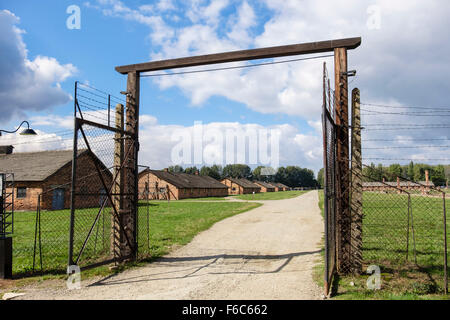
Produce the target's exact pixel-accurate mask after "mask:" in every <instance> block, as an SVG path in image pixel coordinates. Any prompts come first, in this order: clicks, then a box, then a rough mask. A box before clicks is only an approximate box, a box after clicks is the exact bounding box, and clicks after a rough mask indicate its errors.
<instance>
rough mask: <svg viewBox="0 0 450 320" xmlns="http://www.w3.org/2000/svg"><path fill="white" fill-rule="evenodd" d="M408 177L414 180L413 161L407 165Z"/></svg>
mask: <svg viewBox="0 0 450 320" xmlns="http://www.w3.org/2000/svg"><path fill="white" fill-rule="evenodd" d="M408 179H410V180H414V162H412V161H411V162H410V163H409V165H408Z"/></svg>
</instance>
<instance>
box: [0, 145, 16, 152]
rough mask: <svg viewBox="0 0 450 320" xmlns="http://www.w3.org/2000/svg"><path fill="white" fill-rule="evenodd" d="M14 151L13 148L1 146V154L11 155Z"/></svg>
mask: <svg viewBox="0 0 450 320" xmlns="http://www.w3.org/2000/svg"><path fill="white" fill-rule="evenodd" d="M13 149H14V147H13V146H0V154H11V153H13Z"/></svg>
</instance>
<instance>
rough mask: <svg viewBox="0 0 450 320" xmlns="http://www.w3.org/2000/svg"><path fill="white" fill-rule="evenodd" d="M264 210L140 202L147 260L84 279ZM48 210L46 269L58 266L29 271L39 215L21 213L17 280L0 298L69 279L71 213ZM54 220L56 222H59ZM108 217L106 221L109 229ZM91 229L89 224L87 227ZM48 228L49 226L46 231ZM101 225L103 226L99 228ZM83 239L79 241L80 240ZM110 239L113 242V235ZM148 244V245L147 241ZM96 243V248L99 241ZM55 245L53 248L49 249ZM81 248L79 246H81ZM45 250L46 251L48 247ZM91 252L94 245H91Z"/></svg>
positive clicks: (2, 283)
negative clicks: (12, 290)
mask: <svg viewBox="0 0 450 320" xmlns="http://www.w3.org/2000/svg"><path fill="white" fill-rule="evenodd" d="M259 206H261V204H260V203H253V202H181V201H180V202H177V201H172V202H170V203H167V202H158V203H150V205H149V206H147V204H146V203H140V206H139V214H140V215H144V214H145V213H146V212H148V213H149V216H148V217H149V220H148V225H149V226H150V229H149V230H150V232H149V236H148V238H147V237H146V234H145V237H141V238H140V240H139V241H140V248H141V250H143V249H142V248H143V247H142V246H144V247H145V246H146V248H145V251H146V253H147V254H146V258H145V259H142V260H141V261H139V262H134V263H129V264H125V265H123V266H121V267H120V268H118V269H116V270H114V271H111V270H109V268H108V266H101V267H97V268H93V269H89V270H86V271H83V277H85V278H88V277H91V276H106V275H110V274H113V273H117V272H120V271H122V270H124V269H125V268H130V267H133V266H139V265H142V264H143V263H146V262H149V261H152V260H153V259H156V258H158V257H161V256H163V255H164V254H167V253H168V252H170V251H171V250H172V249H173V248H176V247H179V246H183V245H185V244H187V243H189V242H190V241H191V240H192V239H193V238H194V237H195V235H197V234H198V233H199V232H201V231H204V230H206V229H209V228H210V227H211V226H212V225H213V224H214V223H216V222H218V221H220V220H223V219H225V218H228V217H231V216H234V215H237V214H240V213H243V212H245V211H248V210H251V209H254V208H256V207H259ZM96 210H97V209H95V208H94V209H89V210H86V212H85V215H87V216H90V218H91V221H92V219H93V217H95V214H96ZM46 214H47V212H43V213H42V217H41V224H43V229H44V230H43V231H45V232H43V233H42V238H43V241H42V242H43V261H44V263H43V265H44V267H45V266H48V265H49V264H48V263H46V262H47V261H46V259H50V258H51V263H54V264H55V265H56V266H57V268H48V269H46V270H44V273H42V274H41V275H37V276H36V275H31V274H30V273H29V270H30V269H31V265H32V253H33V246H34V230H35V213H32V212H28V213H27V212H20V213H17V214H16V219H17V220H16V225H15V239H14V250H13V251H14V257H13V263H14V268H15V269H14V273H15V280H0V294H1V292H4V290H6V289H8V288H13V287H21V286H24V285H27V284H30V283H34V282H41V281H44V280H50V279H65V278H66V275H65V272H64V270H65V266H66V263H67V250H66V246H67V238H68V236H67V232H68V223H69V222H68V221H66V220H68V219H69V217H70V216H69V215H68V213H67V210H60V211H52V212H51V213H50V212H48V214H49V215H50V216H46ZM52 217H53V218H54V217H57V219H53V220H52V223H51V226H52V227H53V229H54V230H53V232H52V230H50V228H47V224H46V223H47V222H48V221H47V220H46V219H51V218H52ZM55 220H56V221H55ZM108 220H109V219H105V220H102V219H100V220H99V221H103V223H104V224H105V226H108V223H107V221H108ZM86 226H88V224H86ZM44 227H45V228H44ZM102 228H103V225H102V224H101V223H100V224H99V230H100V234H101V230H102ZM80 239H81V238H80ZM106 239H108V240H109V233H107V236H106ZM146 240H147V241H148V242H146ZM102 242H104V241H101V242H98V248H100V243H102ZM46 244H52V246H46ZM58 244H59V246H60V247H61V248H58V250H51V251H45V250H47V249H51V248H54V247H55V246H57V245H58ZM77 245H79V244H77ZM46 248H47V249H46ZM88 249H89V250H92V245H90V246H89V247H88Z"/></svg>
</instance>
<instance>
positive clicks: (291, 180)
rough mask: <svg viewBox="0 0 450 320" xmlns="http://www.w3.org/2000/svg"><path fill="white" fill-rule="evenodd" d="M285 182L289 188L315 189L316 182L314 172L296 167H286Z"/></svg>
mask: <svg viewBox="0 0 450 320" xmlns="http://www.w3.org/2000/svg"><path fill="white" fill-rule="evenodd" d="M284 174H285V182H286V183H284V182H282V181H281V182H282V183H284V184H286V185H288V186H290V187H293V188H295V187H316V186H317V180H316V179H315V177H314V171H312V170H310V169H306V168H300V167H298V166H288V167H286V169H285V172H284Z"/></svg>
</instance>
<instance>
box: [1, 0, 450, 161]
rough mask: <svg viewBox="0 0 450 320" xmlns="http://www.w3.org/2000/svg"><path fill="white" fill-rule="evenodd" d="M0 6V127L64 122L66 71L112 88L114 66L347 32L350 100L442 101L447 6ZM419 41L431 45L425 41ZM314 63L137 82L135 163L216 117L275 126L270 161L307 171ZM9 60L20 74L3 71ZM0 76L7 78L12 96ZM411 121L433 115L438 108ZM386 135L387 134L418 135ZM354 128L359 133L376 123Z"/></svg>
mask: <svg viewBox="0 0 450 320" xmlns="http://www.w3.org/2000/svg"><path fill="white" fill-rule="evenodd" d="M70 5H78V6H79V7H80V9H81V29H79V30H76V29H75V30H69V29H68V28H67V27H66V20H67V18H68V17H69V14H67V13H66V9H67V7H68V6H70ZM0 10H1V15H0V22H1V23H2V26H4V27H5V28H6V29H8V28H9V29H8V30H10V31H11V32H10V33H7V34H6V35H3V36H0V41H1V42H0V49H2V48H3V47H4V50H2V51H3V52H4V55H5V56H4V57H2V60H3V63H2V64H0V68H2V70H1V71H2V76H1V77H2V78H3V82H2V85H0V96H1V97H2V98H3V101H4V102H5V101H6V102H5V103H4V104H3V105H2V106H1V111H2V114H1V115H0V120H1V123H2V125H1V128H2V129H7V130H11V129H13V128H14V127H15V126H16V125H17V123H18V122H20V121H21V120H23V119H27V120H30V122H31V123H32V125H33V126H34V127H35V128H37V129H38V130H40V131H41V132H42V135H43V136H45V134H51V133H55V132H56V133H57V132H59V131H62V130H69V129H70V121H69V120H70V116H71V114H72V112H73V101H72V100H71V95H73V90H74V81H75V80H78V81H81V82H86V83H89V84H90V85H93V86H95V87H97V88H99V89H102V90H105V91H107V92H111V93H113V94H115V95H120V94H119V92H120V91H121V90H124V89H125V86H126V77H125V76H123V75H121V74H119V73H117V72H116V71H115V70H114V67H115V66H117V65H123V64H131V63H138V62H145V61H150V60H159V59H166V58H176V57H182V56H190V55H196V54H206V53H214V52H221V51H232V50H239V49H247V48H257V47H265V46H273V45H283V44H292V43H301V42H309V41H319V40H328V39H335V38H344V37H354V36H361V37H362V38H363V44H362V46H361V47H360V48H359V49H357V50H355V51H353V52H351V53H350V54H349V67H350V68H351V69H356V70H357V71H358V77H357V78H356V79H353V82H352V83H351V87H354V86H358V87H360V89H361V91H362V100H364V101H368V102H373V103H379V104H387V105H394V106H429V107H438V106H446V105H448V98H447V95H448V94H447V93H448V91H449V89H450V88H449V83H448V81H447V80H446V79H445V74H447V73H448V71H450V70H449V69H450V61H449V54H448V53H449V51H450V46H449V44H448V43H447V42H448V41H446V40H445V41H442V39H447V36H446V30H448V27H449V22H448V21H447V20H448V19H447V17H448V14H449V13H450V5H449V4H447V3H446V2H443V1H429V2H427V3H426V4H425V3H424V2H423V1H417V0H414V1H395V3H392V1H387V0H373V1H356V0H345V1H342V3H341V4H337V2H336V1H302V0H290V1H276V0H264V1H252V0H247V1H245V0H244V1H240V0H215V1H212V2H211V1H208V0H191V1H176V0H173V1H169V0H161V1H137V0H136V1H119V0H91V1H75V0H71V1H63V0H59V1H50V0H43V1H26V0H23V1H2V4H1V5H0ZM425 12H426V14H425ZM6 29H5V30H6ZM18 29H20V30H21V31H17V30H18ZM433 46H435V47H439V50H430V48H433ZM24 55H25V56H24ZM323 61H326V62H327V63H328V65H329V66H328V68H329V70H331V71H332V68H333V66H332V60H331V58H323V59H318V60H313V61H308V62H293V63H289V64H282V65H277V66H267V67H257V68H251V70H250V69H249V70H233V71H218V72H212V73H207V74H195V75H182V76H176V77H175V76H174V77H160V78H142V80H141V81H142V82H141V115H144V116H148V119H152V120H151V121H147V122H143V124H142V125H141V126H142V128H141V141H143V142H144V143H147V145H146V146H147V147H148V149H152V150H153V151H154V152H153V153H150V152H148V153H145V152H144V153H143V156H142V161H143V162H146V163H152V164H154V166H155V167H159V168H160V167H164V166H167V165H171V164H173V163H171V161H170V159H169V158H170V157H169V156H168V153H170V152H169V151H170V148H169V149H168V146H167V144H168V141H167V136H166V135H164V134H160V132H162V131H163V130H173V128H191V127H192V126H193V124H194V121H199V120H201V121H203V123H205V124H208V125H210V126H211V127H218V128H219V127H220V128H224V127H226V126H227V125H229V124H230V123H233V124H234V125H237V126H238V127H239V126H241V127H245V126H249V125H257V126H259V128H278V129H280V130H281V132H282V134H281V139H282V141H281V142H280V153H281V159H280V162H281V163H280V164H281V165H300V166H302V167H310V168H312V169H314V170H318V169H319V168H320V167H321V161H322V155H321V132H320V112H321V99H322V98H321V76H322V75H321V71H322V63H323ZM15 64H17V66H18V67H17V68H16V69H17V70H21V71H20V72H17V74H16V73H14V71H13V69H14V68H13V67H14V66H15ZM231 65H236V64H231ZM19 73H20V74H19ZM8 78H9V79H11V78H12V79H15V81H16V82H14V83H17V84H16V85H15V86H14V89H16V90H17V92H16V93H14V94H13V93H11V92H12V90H11V87H8V82H7V81H6V79H8ZM9 85H10V86H12V84H9ZM21 85H23V88H21V87H20V86H21ZM30 86H32V87H33V89H29V88H30ZM378 110H379V109H378ZM405 110H408V109H405ZM45 119H47V120H48V121H44V120H45ZM410 120H417V117H416V118H410V117H403V118H402V119H398V118H395V116H394V115H392V116H384V117H380V118H376V117H367V122H371V123H380V122H383V123H388V124H389V123H390V124H396V123H398V121H402V122H403V121H404V122H405V123H407V122H408V121H410ZM421 121H422V122H423V123H425V124H430V123H446V122H448V118H442V119H436V118H432V117H430V118H429V119H421ZM448 131H449V129H447V128H441V129H438V130H434V131H433V133H432V134H433V136H438V137H442V138H448V133H449V132H448ZM150 133H151V134H152V136H151V137H150ZM389 134H390V135H391V136H392V138H393V139H399V140H400V139H402V138H403V139H407V140H414V139H415V138H419V137H423V136H424V135H431V133H430V132H426V133H424V132H417V133H416V132H405V131H399V132H389ZM366 135H367V137H368V138H371V139H372V140H373V139H374V138H375V139H376V138H378V137H380V136H381V137H382V136H383V135H385V133H383V132H376V131H374V132H368V133H367V134H366ZM56 136H57V134H56ZM0 139H3V141H4V142H5V143H6V142H8V141H13V142H14V141H16V140H14V139H15V138H14V137H9V139H10V140H7V138H5V137H2V138H0ZM150 140H152V141H151V142H150ZM147 141H148V142H147ZM417 144H418V145H420V143H417ZM422 144H423V143H422ZM169 145H170V146H173V143H172V144H170V143H169ZM369 145H370V146H372V147H373V146H375V147H376V146H378V145H379V144H376V143H371V144H369ZM44 147H45V145H42V144H40V145H39V146H37V145H36V146H31V145H29V146H28V145H25V146H24V145H21V147H19V148H16V149H17V150H19V151H29V150H35V149H36V148H37V149H39V148H44ZM157 150H159V151H157ZM447 150H448V149H447ZM377 155H380V156H383V157H386V158H395V157H406V158H408V159H409V158H411V159H414V158H418V159H419V158H424V157H430V156H433V157H434V158H436V157H439V158H445V156H446V155H447V152H444V154H442V151H440V153H437V152H434V153H433V154H431V153H430V150H421V149H418V150H411V151H410V152H409V153H408V154H405V151H404V150H403V151H398V150H394V151H383V153H382V154H381V151H380V153H379V154H377ZM447 157H448V156H447Z"/></svg>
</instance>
